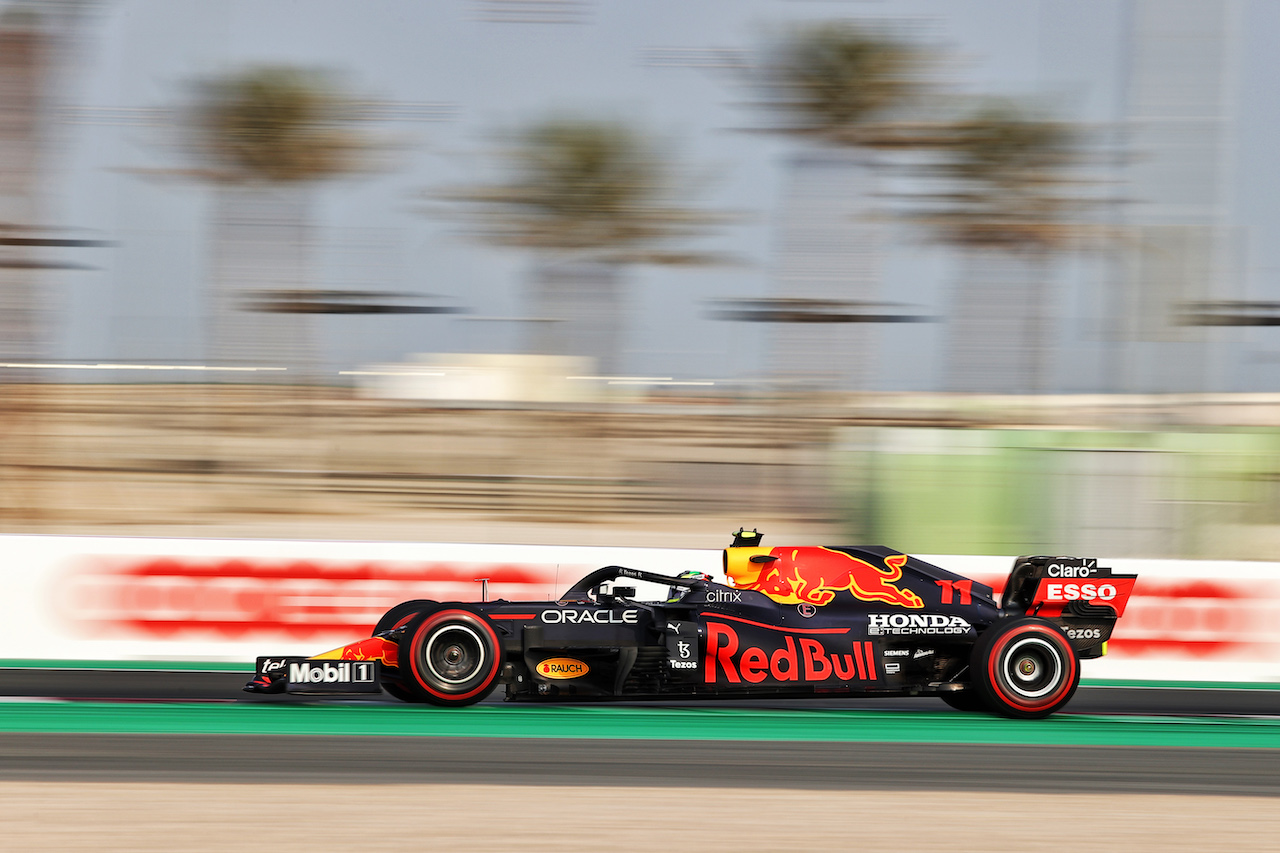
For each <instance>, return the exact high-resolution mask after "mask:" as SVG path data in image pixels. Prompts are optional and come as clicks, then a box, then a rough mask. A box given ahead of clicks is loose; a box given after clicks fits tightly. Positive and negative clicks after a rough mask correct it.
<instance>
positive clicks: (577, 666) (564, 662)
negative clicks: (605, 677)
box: [538, 658, 591, 680]
mask: <svg viewBox="0 0 1280 853" xmlns="http://www.w3.org/2000/svg"><path fill="white" fill-rule="evenodd" d="M590 671H591V668H590V667H588V666H587V665H586V664H585V663H583V662H582V661H580V660H575V659H574V658H547V659H546V660H544V661H543V662H542V663H540V664H538V675H541V676H542V677H543V678H554V679H557V680H560V679H565V678H581V677H582V676H584V675H586V674H587V673H588V672H590Z"/></svg>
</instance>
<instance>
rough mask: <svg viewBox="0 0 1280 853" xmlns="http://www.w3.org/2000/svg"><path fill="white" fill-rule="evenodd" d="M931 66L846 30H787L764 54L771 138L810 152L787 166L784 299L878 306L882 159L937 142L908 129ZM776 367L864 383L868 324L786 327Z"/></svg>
mask: <svg viewBox="0 0 1280 853" xmlns="http://www.w3.org/2000/svg"><path fill="white" fill-rule="evenodd" d="M929 64H930V63H929V59H928V57H927V56H926V54H925V53H924V52H923V50H921V49H920V48H917V47H915V46H913V45H911V44H908V43H906V42H904V41H902V40H899V39H897V38H895V37H893V36H891V35H888V34H884V33H881V32H877V31H873V30H870V29H867V28H864V27H859V26H855V25H853V24H849V23H844V22H824V23H818V24H812V25H807V26H803V27H799V28H796V29H793V30H790V31H788V32H786V33H784V34H783V35H781V36H779V37H778V38H776V39H775V40H774V41H773V43H772V44H771V45H769V46H768V47H767V48H766V50H765V51H764V54H763V57H762V61H761V63H760V64H759V66H758V68H757V69H756V73H755V76H754V82H755V84H756V86H757V89H758V91H760V92H761V93H762V97H761V99H760V100H759V101H758V106H760V107H763V108H765V109H766V110H767V111H768V112H770V113H772V114H773V115H774V116H775V117H776V119H777V123H775V124H773V125H771V126H769V127H767V128H766V130H768V131H770V132H775V133H781V134H785V135H789V136H794V137H798V138H801V139H803V140H805V141H806V142H808V143H810V144H809V145H808V146H806V149H805V150H804V151H801V152H799V153H798V154H797V155H796V156H795V157H794V158H793V159H792V161H791V183H790V189H789V191H788V196H787V199H786V200H785V201H784V202H783V214H782V215H783V220H782V224H781V232H782V233H781V235H780V239H779V251H780V254H781V257H780V259H779V264H778V268H779V273H778V275H779V278H780V282H779V284H780V287H779V293H778V294H777V296H778V298H779V299H781V300H783V301H794V300H797V299H800V300H809V301H819V302H840V303H850V302H852V303H862V304H868V305H869V304H873V303H874V301H875V299H876V298H877V297H878V295H879V290H880V256H881V253H882V245H883V242H884V237H883V235H882V233H881V228H880V226H879V225H878V224H877V222H876V221H875V217H873V216H872V215H871V209H870V207H871V204H872V203H873V199H875V198H876V196H877V195H878V193H877V186H878V173H879V172H880V171H881V169H882V167H883V165H884V161H883V152H885V151H886V150H898V149H908V150H911V149H916V148H920V147H923V146H926V145H928V144H929V143H930V140H929V139H928V127H929V126H928V125H927V123H923V122H920V121H913V120H912V107H913V106H915V105H917V104H918V103H920V102H921V101H922V99H923V96H924V95H925V94H926V92H927V88H928V87H927V85H926V80H925V77H926V71H927V69H928V66H929ZM777 338H778V339H777V340H776V341H775V353H776V354H775V364H774V369H775V370H776V371H778V372H780V373H782V374H784V375H785V376H786V377H787V378H789V379H790V378H795V377H796V376H797V375H799V376H800V377H803V378H808V379H813V378H817V377H822V378H819V379H818V380H817V381H819V382H820V383H826V384H829V383H836V384H844V383H847V382H850V381H851V382H852V383H853V384H854V386H855V387H859V386H862V385H864V384H865V383H866V382H867V378H868V376H869V374H870V370H869V361H870V355H871V353H870V351H869V335H868V333H867V331H866V326H865V324H863V323H856V324H841V325H826V326H813V325H806V326H804V327H796V326H787V325H784V326H782V327H780V329H779V332H778V336H777Z"/></svg>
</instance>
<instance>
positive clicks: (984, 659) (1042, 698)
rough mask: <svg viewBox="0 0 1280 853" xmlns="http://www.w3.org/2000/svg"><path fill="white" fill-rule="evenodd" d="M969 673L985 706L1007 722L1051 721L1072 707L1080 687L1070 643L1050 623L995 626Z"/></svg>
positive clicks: (977, 648) (1020, 621)
mask: <svg viewBox="0 0 1280 853" xmlns="http://www.w3.org/2000/svg"><path fill="white" fill-rule="evenodd" d="M970 668H971V670H972V671H973V682H974V687H975V688H976V689H977V692H978V695H979V696H981V697H982V700H983V704H985V705H986V707H987V709H988V710H990V711H992V712H993V713H996V714H1001V715H1003V716H1006V717H1015V718H1020V719H1036V718H1039V717H1047V716H1049V715H1050V714H1052V713H1053V712H1055V711H1057V710H1058V709H1060V708H1062V707H1063V706H1064V705H1066V704H1067V702H1069V701H1071V697H1072V696H1073V695H1074V694H1075V692H1076V687H1078V686H1079V684H1080V661H1079V659H1078V658H1077V657H1076V653H1075V650H1074V649H1072V648H1071V642H1070V640H1068V639H1067V635H1066V634H1065V633H1063V631H1062V629H1061V628H1059V627H1058V626H1057V625H1055V624H1053V623H1052V622H1049V621H1047V620H1045V619H1034V618H1032V619H1013V620H1010V621H1008V622H1003V623H996V624H995V625H993V626H991V627H990V628H988V629H987V631H986V633H984V634H983V635H982V637H981V638H980V639H979V640H978V642H977V644H976V645H975V646H974V649H973V657H972V658H971V662H970Z"/></svg>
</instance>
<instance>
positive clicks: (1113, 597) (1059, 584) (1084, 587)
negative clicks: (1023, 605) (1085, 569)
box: [1030, 577, 1137, 618]
mask: <svg viewBox="0 0 1280 853" xmlns="http://www.w3.org/2000/svg"><path fill="white" fill-rule="evenodd" d="M1135 580H1137V578H1134V577H1110V578H1041V579H1040V585H1039V586H1037V587H1036V594H1035V597H1034V598H1032V599H1031V611H1030V612H1032V613H1034V614H1035V615H1037V616H1044V617H1046V618H1049V617H1053V616H1061V615H1062V611H1063V609H1064V608H1065V607H1066V606H1067V605H1068V604H1070V603H1071V602H1072V601H1087V602H1089V603H1090V604H1105V605H1107V606H1108V607H1112V608H1114V609H1115V611H1116V616H1117V617H1119V616H1123V615H1124V609H1125V606H1126V605H1127V604H1128V603H1129V596H1130V595H1132V594H1133V584H1134V581H1135ZM1037 605H1038V606H1037Z"/></svg>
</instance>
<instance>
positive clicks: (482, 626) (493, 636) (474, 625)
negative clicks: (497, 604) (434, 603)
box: [399, 607, 502, 706]
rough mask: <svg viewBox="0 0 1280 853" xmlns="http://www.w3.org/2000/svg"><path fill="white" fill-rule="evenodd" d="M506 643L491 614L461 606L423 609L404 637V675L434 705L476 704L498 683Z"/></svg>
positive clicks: (417, 695)
mask: <svg viewBox="0 0 1280 853" xmlns="http://www.w3.org/2000/svg"><path fill="white" fill-rule="evenodd" d="M501 650H502V644H501V642H499V640H498V634H497V632H496V631H494V630H493V626H492V625H490V624H489V620H488V619H485V618H484V617H483V616H481V615H480V614H478V613H476V612H474V611H472V610H467V609H464V608H461V607H451V608H447V609H444V610H437V611H435V612H431V613H420V614H418V615H417V616H414V617H413V618H412V619H411V620H409V622H408V624H407V625H406V626H405V632H404V639H403V640H401V642H400V661H399V662H400V667H399V669H400V680H401V682H402V683H403V684H404V687H405V689H406V690H408V691H409V693H410V694H411V695H412V696H414V697H415V698H417V699H419V700H421V701H423V702H430V703H431V704H432V705H444V706H460V705H472V704H475V703H476V702H479V701H480V700H482V699H484V698H485V697H486V696H488V695H489V694H490V693H491V692H492V691H493V688H494V686H495V685H496V684H497V683H498V673H499V671H500V670H501V668H502V654H501Z"/></svg>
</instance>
